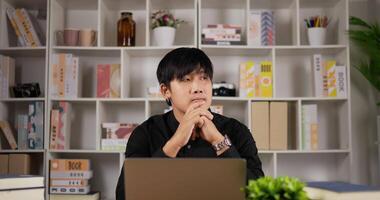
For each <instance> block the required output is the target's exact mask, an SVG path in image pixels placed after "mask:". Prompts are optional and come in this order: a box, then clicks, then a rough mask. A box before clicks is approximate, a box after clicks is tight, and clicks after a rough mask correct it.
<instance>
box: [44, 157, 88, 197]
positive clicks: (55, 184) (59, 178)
mask: <svg viewBox="0 0 380 200" xmlns="http://www.w3.org/2000/svg"><path fill="white" fill-rule="evenodd" d="M90 167H91V165H90V160H89V159H53V160H50V194H88V193H89V192H90V184H89V179H91V178H92V170H91V168H90Z"/></svg>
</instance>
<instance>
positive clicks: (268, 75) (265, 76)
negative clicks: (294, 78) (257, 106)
mask: <svg viewBox="0 0 380 200" xmlns="http://www.w3.org/2000/svg"><path fill="white" fill-rule="evenodd" d="M260 69H261V71H260V92H261V95H260V96H261V97H272V93H273V92H272V91H273V84H272V62H270V61H262V62H261V63H260Z"/></svg>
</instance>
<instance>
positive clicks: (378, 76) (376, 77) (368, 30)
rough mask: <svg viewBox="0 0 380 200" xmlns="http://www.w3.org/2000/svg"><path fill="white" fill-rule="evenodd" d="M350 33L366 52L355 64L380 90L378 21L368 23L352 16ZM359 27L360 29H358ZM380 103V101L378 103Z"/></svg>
mask: <svg viewBox="0 0 380 200" xmlns="http://www.w3.org/2000/svg"><path fill="white" fill-rule="evenodd" d="M350 25H351V26H353V27H355V29H350V30H349V31H348V34H349V36H350V39H351V41H352V42H353V43H354V44H355V45H356V47H358V49H359V50H360V52H362V53H363V54H364V56H365V57H364V58H363V59H361V60H360V61H358V63H357V64H355V65H353V66H354V67H355V68H356V69H358V70H359V71H360V72H361V74H363V76H364V77H365V78H366V79H367V80H368V81H369V82H370V83H371V84H372V85H373V86H374V87H375V88H376V89H377V90H378V91H380V28H379V25H378V24H377V23H373V24H368V23H367V22H365V21H364V20H362V19H360V18H358V17H353V16H351V17H350ZM358 28H359V29H358ZM377 105H380V102H378V103H377Z"/></svg>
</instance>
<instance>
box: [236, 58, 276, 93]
mask: <svg viewBox="0 0 380 200" xmlns="http://www.w3.org/2000/svg"><path fill="white" fill-rule="evenodd" d="M272 70H273V69H272V62H271V61H261V62H260V64H259V65H255V62H254V61H247V62H243V63H241V64H240V87H239V96H240V97H249V98H250V97H272V95H273V81H272V80H273V79H272Z"/></svg>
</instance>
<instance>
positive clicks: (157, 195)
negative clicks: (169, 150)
mask: <svg viewBox="0 0 380 200" xmlns="http://www.w3.org/2000/svg"><path fill="white" fill-rule="evenodd" d="M124 178H125V179H124V180H125V199H126V200H145V199H146V200H150V199H155V200H178V199H181V200H190V199H191V200H195V199H196V200H206V199H207V200H210V199H217V200H231V199H233V200H244V199H245V194H244V191H242V190H241V188H244V187H245V184H246V161H245V160H244V159H235V158H233V159H216V158H211V159H210V158H206V159H205V158H176V159H167V158H161V159H160V158H128V159H126V160H125V161H124Z"/></svg>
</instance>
